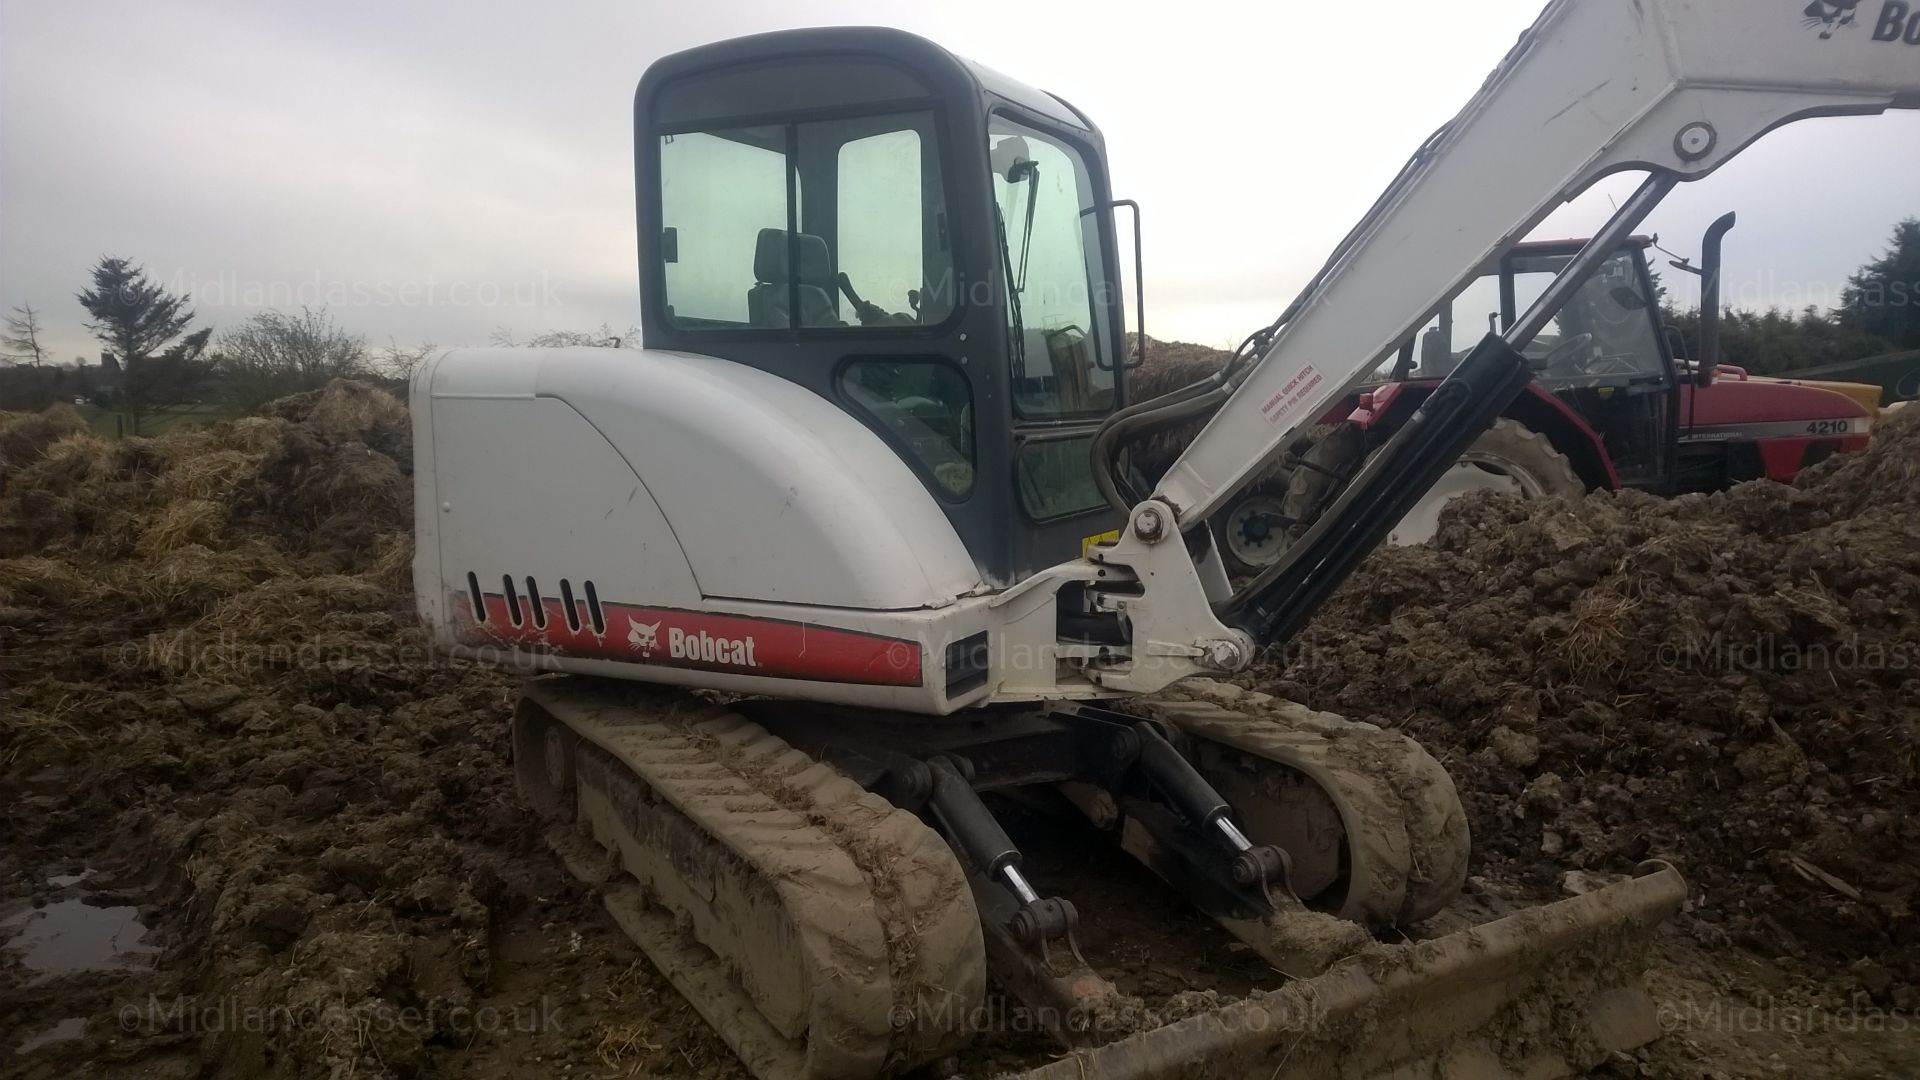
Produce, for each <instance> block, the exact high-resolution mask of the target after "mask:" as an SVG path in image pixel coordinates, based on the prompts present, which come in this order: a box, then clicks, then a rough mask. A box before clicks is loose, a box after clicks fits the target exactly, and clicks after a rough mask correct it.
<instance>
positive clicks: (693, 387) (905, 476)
mask: <svg viewBox="0 0 1920 1080" xmlns="http://www.w3.org/2000/svg"><path fill="white" fill-rule="evenodd" d="M412 411H413V420H414V458H415V478H414V485H415V488H414V490H415V526H416V536H417V538H418V545H417V549H416V554H415V562H414V586H415V592H416V594H417V595H418V600H419V605H420V610H421V614H422V616H423V617H424V618H425V619H426V621H427V623H428V624H429V626H430V627H432V628H433V630H434V634H435V638H436V640H437V641H439V642H440V643H441V644H443V645H450V646H478V647H482V648H488V649H492V648H504V649H506V650H508V655H507V656H506V657H505V658H504V659H505V660H506V661H507V662H510V663H516V664H521V665H525V666H531V667H535V668H551V669H561V670H570V671H583V672H589V673H598V674H608V675H617V676H620V677H625V678H636V679H644V680H649V681H658V682H669V683H677V684H680V685H689V686H705V687H713V688H719V689H732V690H740V691H743V692H760V693H777V694H782V695H784V696H793V697H807V698H819V699H825V700H833V701H845V702H850V703H865V704H873V705H886V706H890V707H896V708H906V709H912V710H915V711H921V712H946V711H950V710H951V709H953V708H957V707H960V706H961V705H963V704H965V703H967V702H972V701H978V700H981V699H982V697H983V696H991V695H993V694H994V693H995V692H996V691H997V690H998V689H1000V687H1001V685H1002V684H1003V683H1004V681H1005V679H1004V678H987V677H986V676H987V672H986V671H985V670H984V668H982V669H981V670H980V671H978V673H977V675H976V674H972V672H973V668H972V667H971V666H970V667H969V668H968V673H966V674H965V676H964V677H962V676H959V675H955V674H954V673H953V672H950V671H949V670H948V669H947V663H948V659H949V655H948V652H947V647H948V646H949V645H951V644H952V643H953V642H955V641H958V640H960V639H962V638H965V637H968V636H969V635H976V634H979V633H980V632H981V631H982V630H984V629H985V628H986V627H987V626H988V625H990V624H991V625H997V626H1001V627H1005V626H1006V625H1007V620H1008V619H1009V618H1010V617H1011V616H1012V615H1013V612H1012V611H1009V610H1004V609H1002V608H992V609H990V607H989V603H988V601H989V598H988V597H987V596H985V595H984V593H985V592H986V590H985V589H984V587H983V585H982V582H981V579H980V575H979V573H978V571H977V570H976V568H975V566H974V563H973V559H972V557H971V556H970V555H969V554H968V553H967V550H966V547H965V546H964V545H963V544H962V543H961V542H960V539H959V537H958V536H956V535H955V534H954V532H953V529H952V527H951V526H950V525H949V524H948V522H947V518H946V515H945V514H944V513H943V512H942V511H941V508H940V506H939V505H938V504H937V503H936V502H935V500H934V498H933V496H932V495H931V494H930V493H929V492H928V491H927V489H926V488H925V487H924V486H923V485H922V484H921V482H920V480H919V479H918V478H917V477H916V476H915V475H914V474H913V472H912V470H911V469H909V468H908V466H907V465H906V464H905V463H904V462H903V461H902V460H901V459H900V458H899V457H898V456H897V455H896V454H895V452H894V451H893V449H892V448H891V447H889V446H888V445H887V444H886V443H885V442H883V441H882V440H881V439H880V437H879V436H878V435H876V434H874V433H873V432H872V431H870V430H869V429H868V428H866V427H865V426H864V425H862V424H861V423H860V422H859V421H857V420H855V419H854V418H853V417H852V416H850V415H848V414H847V413H845V412H842V411H841V410H840V409H839V408H837V407H836V406H835V405H834V404H833V403H831V402H828V401H826V400H824V399H822V398H820V397H819V396H818V395H816V394H814V393H813V392H811V391H809V390H807V389H805V388H803V387H801V386H799V385H797V384H795V383H791V382H788V381H787V380H785V379H781V378H779V377H777V376H774V375H770V374H767V373H766V372H763V371H759V370H756V369H753V368H749V367H746V366H744V365H740V364H734V363H730V362H727V361H722V360H716V359H712V358H709V357H702V356H692V355H686V354H680V353H665V352H637V351H633V350H622V349H596V348H572V349H543V350H535V349H456V350H450V351H447V352H444V353H441V354H440V355H438V356H436V357H434V358H433V359H432V360H431V361H429V362H428V363H427V364H426V365H425V366H423V368H422V369H421V371H420V372H419V373H417V374H416V376H415V378H414V384H413V401H412ZM1036 614H1038V612H1037V611H1036ZM1043 622H1044V623H1046V624H1047V625H1046V627H1045V629H1046V630H1047V632H1048V634H1049V635H1050V633H1051V630H1050V626H1051V620H1050V618H1047V619H1040V618H1035V619H1034V620H1032V623H1031V625H1032V627H1033V629H1032V631H1031V633H1032V634H1033V635H1034V636H1035V637H1036V638H1037V637H1038V635H1039V633H1040V631H1041V629H1042V626H1041V624H1042V623H1043ZM496 658H499V657H497V655H496ZM993 666H994V667H996V668H998V667H1000V666H1001V665H1000V663H999V662H998V659H997V657H996V660H995V663H994V665H993ZM1051 670H1052V664H1051V662H1050V661H1046V660H1043V661H1041V664H1040V667H1039V668H1038V669H1037V672H1036V674H1038V675H1040V676H1042V677H1043V678H1042V681H1043V683H1044V684H1045V685H1047V686H1049V687H1050V686H1051Z"/></svg>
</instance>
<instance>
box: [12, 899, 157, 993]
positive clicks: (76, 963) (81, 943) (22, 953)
mask: <svg viewBox="0 0 1920 1080" xmlns="http://www.w3.org/2000/svg"><path fill="white" fill-rule="evenodd" d="M0 931H6V933H7V936H8V938H9V940H8V941H7V942H6V948H7V949H8V951H10V952H12V953H14V954H15V955H16V956H18V957H19V959H20V962H21V963H22V964H24V965H26V967H27V968H28V969H29V970H32V971H37V972H40V973H41V975H42V977H43V979H44V978H51V977H53V976H55V975H67V974H71V973H73V972H77V971H113V970H116V969H119V968H126V967H131V966H133V965H134V964H135V963H137V960H135V958H136V957H139V956H144V955H146V954H149V953H156V952H159V951H160V950H159V948H158V947H156V946H153V945H146V944H143V943H142V942H141V940H140V939H141V938H142V937H144V936H145V935H146V932H147V928H146V926H145V924H143V923H141V921H140V909H139V908H136V907H133V906H131V905H122V906H118V907H93V906H91V905H88V904H86V903H83V902H81V901H79V900H61V901H57V902H55V903H51V904H48V905H47V906H46V907H43V908H36V909H31V910H28V911H23V912H20V913H19V914H17V915H13V916H11V917H9V918H7V919H6V920H4V921H0ZM35 981H36V982H38V981H42V980H35Z"/></svg>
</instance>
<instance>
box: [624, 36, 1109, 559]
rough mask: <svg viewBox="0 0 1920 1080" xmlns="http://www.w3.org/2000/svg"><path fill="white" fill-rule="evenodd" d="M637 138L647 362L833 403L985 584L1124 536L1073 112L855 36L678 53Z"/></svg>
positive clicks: (898, 46)
mask: <svg viewBox="0 0 1920 1080" xmlns="http://www.w3.org/2000/svg"><path fill="white" fill-rule="evenodd" d="M634 123H635V134H634V144H635V147H636V153H635V169H636V176H637V177H638V183H637V188H638V210H639V219H640V230H639V235H640V252H639V255H640V291H641V303H642V319H641V326H642V340H643V342H644V343H645V346H646V347H647V348H648V349H661V350H670V351H677V352H690V353H698V354H700V355H703V356H712V357H718V358H721V359H725V360H729V361H732V362H734V363H737V364H741V365H744V366H746V367H750V368H755V369H758V370H761V371H765V372H768V373H770V374H773V375H776V376H778V377H780V378H782V379H786V380H788V381H790V382H793V383H796V384H799V385H800V386H804V387H806V388H807V389H809V390H811V391H813V392H814V393H815V394H817V395H819V396H820V397H821V398H823V399H824V400H827V401H830V402H833V403H835V404H836V405H838V406H839V407H840V408H841V409H843V410H844V411H845V412H846V413H847V414H848V415H849V416H850V417H852V418H853V419H854V420H855V421H857V422H858V423H859V424H861V425H862V426H864V427H865V428H867V429H868V430H869V431H871V432H873V433H874V434H875V435H877V436H878V437H879V438H880V439H881V440H882V441H884V442H885V443H886V444H887V446H888V447H890V448H891V450H892V452H893V453H894V454H895V455H897V456H898V457H899V458H900V459H901V461H902V462H903V463H905V464H906V466H907V467H908V468H909V469H911V470H912V472H913V474H914V475H915V476H916V477H918V478H919V480H920V482H921V484H922V485H923V486H924V487H925V488H926V489H927V491H928V493H929V494H930V495H932V496H933V498H934V500H935V501H936V503H937V504H938V506H939V508H940V513H941V514H942V515H943V516H944V517H945V518H946V520H947V521H948V523H949V524H950V525H951V526H952V528H953V531H954V533H955V534H956V535H958V536H959V538H960V540H961V542H962V543H963V544H965V546H966V548H967V550H968V552H969V554H970V555H971V556H972V558H973V561H974V563H975V564H976V566H977V567H978V569H979V572H980V577H981V579H982V580H983V581H984V582H986V583H988V584H989V585H993V586H1006V585H1011V584H1013V583H1014V582H1016V581H1019V580H1021V579H1023V578H1026V577H1028V576H1030V575H1032V574H1033V573H1035V572H1036V571H1039V570H1043V569H1045V568H1047V567H1049V566H1052V565H1054V564H1056V563H1059V562H1062V561H1065V560H1067V559H1071V558H1074V557H1077V556H1078V555H1080V554H1081V551H1082V549H1081V542H1082V540H1083V539H1084V538H1086V537H1089V536H1093V535H1096V534H1100V533H1104V532H1106V531H1108V530H1111V529H1115V528H1117V527H1118V526H1119V524H1120V520H1121V519H1120V515H1119V514H1118V512H1117V511H1115V510H1114V509H1113V508H1112V507H1111V506H1109V505H1108V504H1107V501H1106V500H1105V499H1104V498H1102V496H1101V493H1100V491H1099V489H1098V488H1097V487H1096V486H1095V484H1094V482H1093V477H1092V471H1091V469H1090V467H1089V464H1088V463H1089V461H1090V454H1089V448H1090V444H1091V441H1092V437H1093V433H1094V430H1095V429H1096V428H1097V427H1098V426H1099V424H1100V422H1101V421H1103V420H1105V419H1106V418H1107V417H1108V416H1110V415H1112V413H1113V412H1114V411H1115V410H1116V409H1117V408H1118V407H1120V406H1121V405H1122V404H1123V403H1124V401H1125V381H1126V376H1125V368H1126V364H1127V359H1128V353H1129V350H1128V347H1127V343H1126V338H1125V335H1124V327H1123V325H1122V310H1121V309H1122V302H1121V301H1122V294H1121V288H1120V283H1121V279H1120V269H1119V267H1120V262H1119V258H1118V254H1117V252H1116V244H1115V231H1114V207H1113V201H1112V197H1111V195H1110V192H1109V187H1108V179H1107V169H1106V161H1105V150H1104V144H1103V143H1102V140H1101V137H1100V133H1099V130H1098V129H1097V128H1095V127H1094V125H1093V123H1092V121H1090V120H1088V119H1087V118H1086V116H1085V115H1084V114H1082V113H1080V112H1078V111H1077V110H1075V109H1074V108H1073V107H1072V106H1070V105H1068V104H1066V103H1065V102H1063V101H1061V100H1060V99H1059V98H1056V97H1054V96H1053V95H1051V94H1047V93H1044V92H1042V91H1039V90H1035V89H1032V88H1031V87H1027V86H1023V85H1021V84H1020V83H1017V82H1014V81H1013V80H1011V79H1008V78H1005V77H1004V76H1000V75H998V74H996V73H994V72H992V71H989V70H987V69H985V68H981V67H979V66H977V65H974V64H971V63H968V62H967V61H965V60H962V59H960V58H958V57H956V56H954V55H953V54H951V53H949V52H947V51H946V50H945V49H942V48H940V47H939V46H937V45H934V44H932V43H931V42H928V41H925V40H922V39H920V38H917V37H914V36H912V35H909V34H904V33H900V32H898V31H892V30H885V29H878V28H857V27H856V28H829V29H815V30H800V31H790V32H783V33H774V34H764V35H760V36H756V37H750V38H745V39H741V40H737V41H728V42H723V43H720V44H717V45H712V46H708V47H705V48H699V49H694V50H691V51H689V52H685V53H681V54H678V55H675V56H671V57H668V58H666V59H665V60H662V61H660V62H658V63H656V64H655V65H654V66H653V67H652V68H650V69H649V70H648V72H647V75H646V78H645V79H644V80H642V82H641V84H640V89H639V93H638V95H637V97H636V100H635V117H634ZM769 539H774V540H776V541H777V538H771V537H770V538H769Z"/></svg>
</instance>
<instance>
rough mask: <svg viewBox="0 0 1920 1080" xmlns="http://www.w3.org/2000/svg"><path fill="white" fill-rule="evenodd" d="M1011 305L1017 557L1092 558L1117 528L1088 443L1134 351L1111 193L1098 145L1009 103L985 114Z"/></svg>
mask: <svg viewBox="0 0 1920 1080" xmlns="http://www.w3.org/2000/svg"><path fill="white" fill-rule="evenodd" d="M987 139H988V159H989V162H990V166H991V169H992V188H993V204H994V205H993V213H992V216H993V221H992V223H991V226H990V227H991V229H992V231H993V233H994V239H995V241H996V246H997V248H998V249H999V259H998V262H999V264H1000V265H999V275H998V278H999V284H1000V286H1001V290H1002V296H1003V298H1004V302H1003V304H1002V307H1003V309H1004V310H1003V316H1004V323H1005V325H1004V326H1003V331H1004V334H1005V341H1006V349H1005V353H1006V365H1007V373H1008V378H1007V384H1006V385H1007V388H1008V395H1007V397H1008V400H1007V401H1006V402H1005V403H1004V406H1003V407H1004V408H1005V409H1006V416H1007V421H1008V430H1010V432H1011V433H1012V443H1013V449H1012V465H1013V473H1012V476H1011V477H1009V478H1008V481H1009V482H1010V483H1011V484H1012V487H1013V499H1012V502H1013V505H1014V506H1015V507H1016V508H1017V511H1018V513H1019V515H1020V522H1019V525H1018V527H1017V528H1016V529H1015V531H1014V536H1013V544H1014V556H1015V563H1016V565H1017V566H1019V567H1021V568H1022V570H1023V571H1025V572H1032V571H1035V570H1039V569H1041V568H1044V567H1047V566H1051V565H1053V564H1055V563H1058V562H1061V561H1063V560H1066V559H1070V558H1074V557H1077V556H1079V555H1081V554H1083V553H1084V551H1085V548H1086V546H1087V544H1088V542H1089V541H1091V540H1094V539H1096V538H1098V537H1100V536H1102V535H1104V534H1106V533H1107V532H1108V531H1110V530H1113V529H1117V528H1119V526H1120V524H1121V519H1120V514H1119V513H1118V512H1117V511H1115V510H1114V509H1113V508H1111V507H1110V506H1108V505H1107V503H1106V501H1105V500H1104V499H1103V498H1102V497H1101V495H1100V491H1099V488H1098V487H1097V486H1096V485H1095V483H1094V479H1093V465H1092V456H1091V450H1092V443H1093V435H1094V432H1095V431H1096V430H1097V429H1098V428H1099V426H1100V423H1101V421H1103V420H1105V419H1106V418H1107V417H1108V416H1109V415H1111V414H1112V413H1113V411H1114V409H1115V408H1117V407H1118V406H1119V405H1120V403H1121V401H1122V398H1123V395H1124V384H1125V357H1126V346H1125V341H1124V338H1123V335H1122V331H1121V323H1120V287H1119V274H1118V269H1117V261H1116V260H1115V258H1114V245H1113V225H1112V220H1113V219H1112V213H1111V200H1110V198H1109V197H1108V194H1107V184H1106V178H1105V176H1104V175H1103V174H1102V173H1101V172H1100V171H1099V169H1100V159H1099V155H1098V151H1097V148H1096V147H1093V146H1090V145H1087V144H1085V143H1082V142H1080V141H1079V140H1077V139H1076V138H1074V137H1073V136H1071V135H1070V134H1069V133H1067V132H1065V131H1063V130H1061V129H1059V128H1057V127H1052V126H1049V125H1047V124H1046V123H1045V122H1043V121H1042V120H1040V119H1038V118H1035V117H1032V116H1030V115H1024V114H1022V113H1020V112H1019V111H1017V110H1013V109H996V110H994V111H993V112H992V113H990V114H989V116H988V121H987Z"/></svg>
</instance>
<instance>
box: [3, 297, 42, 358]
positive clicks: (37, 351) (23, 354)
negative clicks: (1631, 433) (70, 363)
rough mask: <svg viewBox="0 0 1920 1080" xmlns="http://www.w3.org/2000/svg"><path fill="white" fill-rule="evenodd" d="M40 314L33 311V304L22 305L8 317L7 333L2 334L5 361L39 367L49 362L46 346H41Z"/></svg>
mask: <svg viewBox="0 0 1920 1080" xmlns="http://www.w3.org/2000/svg"><path fill="white" fill-rule="evenodd" d="M41 333H42V330H41V328H40V313H39V312H37V311H35V310H33V305H32V304H21V305H20V306H19V307H16V308H14V309H13V311H12V312H11V313H10V314H8V315H7V330H6V333H4V334H0V346H5V347H6V349H7V352H6V353H5V354H4V359H6V360H7V361H9V362H11V363H16V364H30V365H32V366H34V367H39V366H40V365H41V364H44V363H46V362H47V350H46V346H44V345H42V344H40V335H41Z"/></svg>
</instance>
